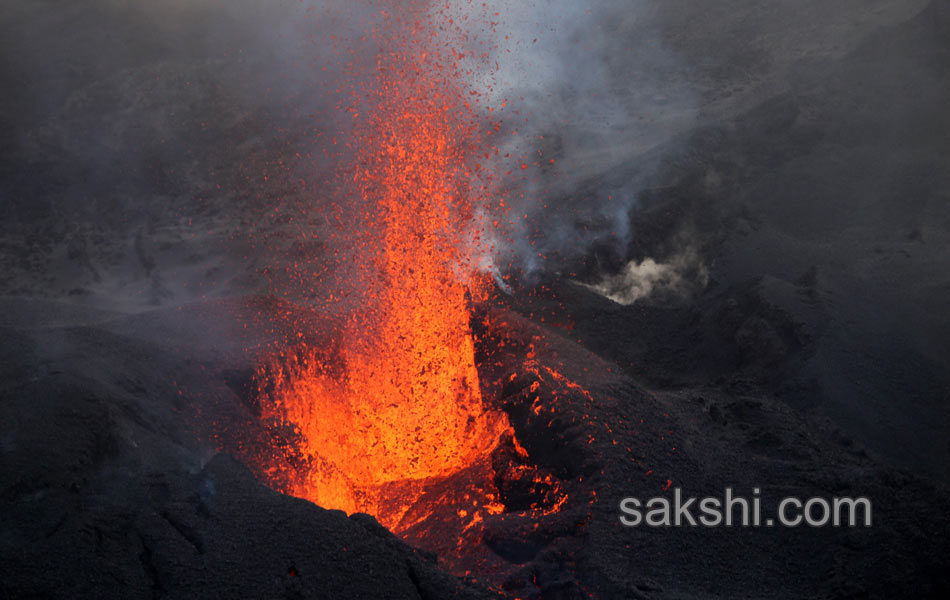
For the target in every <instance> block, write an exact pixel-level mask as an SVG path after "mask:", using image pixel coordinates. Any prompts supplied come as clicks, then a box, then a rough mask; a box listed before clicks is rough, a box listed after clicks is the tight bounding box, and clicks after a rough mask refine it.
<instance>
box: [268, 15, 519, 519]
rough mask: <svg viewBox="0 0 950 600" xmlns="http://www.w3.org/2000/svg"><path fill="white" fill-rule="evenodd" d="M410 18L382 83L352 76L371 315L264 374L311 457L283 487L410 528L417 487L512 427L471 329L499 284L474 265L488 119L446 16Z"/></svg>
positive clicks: (383, 69) (348, 321) (349, 179)
mask: <svg viewBox="0 0 950 600" xmlns="http://www.w3.org/2000/svg"><path fill="white" fill-rule="evenodd" d="M400 11H401V15H402V16H393V15H391V14H389V13H386V12H383V13H382V17H381V19H382V20H381V24H380V25H379V26H378V27H377V28H375V29H373V30H372V32H371V35H372V38H373V40H374V41H375V42H376V43H377V44H378V45H379V47H380V51H379V53H378V55H377V58H376V60H375V61H374V64H373V65H372V66H371V67H370V68H369V69H366V70H368V71H371V77H370V78H368V79H367V77H366V76H367V75H369V73H363V72H358V73H353V74H351V77H352V79H353V80H354V81H359V82H360V83H358V84H355V87H354V89H353V90H352V93H351V98H352V105H351V106H349V107H347V109H346V110H347V111H348V112H349V114H350V118H352V119H353V122H354V123H355V125H354V136H353V138H352V140H351V143H350V144H349V146H350V148H351V150H352V152H353V154H354V155H355V160H354V161H353V165H351V166H350V168H349V169H348V170H347V171H346V185H345V187H346V188H347V189H345V190H344V191H343V193H344V194H347V195H349V196H350V197H351V200H355V203H357V204H358V205H359V206H360V207H361V208H360V213H361V216H360V219H359V221H360V223H359V226H360V227H362V228H363V229H364V231H362V232H360V233H354V234H353V235H354V236H362V237H360V239H366V240H368V241H367V242H365V243H361V246H362V250H361V256H360V257H359V260H361V261H362V264H363V265H364V267H363V268H362V269H361V271H360V274H359V279H360V281H359V282H358V284H359V285H358V286H357V287H358V288H359V289H358V291H357V293H356V296H357V297H358V300H359V306H358V308H355V309H353V310H351V311H350V313H349V316H348V317H346V318H345V323H344V324H342V325H341V326H339V327H337V328H336V334H335V335H334V336H333V337H334V342H333V343H332V344H328V347H327V348H317V347H306V348H303V349H300V348H295V349H294V350H293V351H292V352H282V353H281V354H280V355H279V356H277V357H275V358H274V359H273V360H271V361H270V362H269V364H267V365H266V366H265V367H264V368H262V369H261V371H260V372H259V374H258V380H259V381H260V382H261V393H262V396H263V397H264V401H263V402H262V406H263V413H264V414H263V416H264V417H265V418H266V419H270V420H272V421H276V422H280V423H283V424H285V425H286V426H288V427H290V428H291V429H292V430H293V431H294V439H295V440H296V442H295V443H296V448H295V450H296V452H297V454H298V456H299V457H300V459H301V460H300V461H299V462H298V464H297V465H296V466H295V467H294V468H292V469H288V468H284V467H279V468H278V467H271V468H270V472H271V476H272V479H273V481H272V483H274V484H275V485H276V486H277V487H280V488H283V489H284V491H287V492H289V493H291V494H293V495H296V496H299V497H303V498H307V499H309V500H312V501H313V502H315V503H317V504H319V505H321V506H324V507H326V508H337V509H342V510H345V511H346V512H348V513H352V512H367V513H370V514H373V515H374V516H376V517H377V518H378V519H379V521H380V522H382V523H383V524H384V525H386V526H388V527H390V528H392V529H394V530H396V531H399V530H400V528H405V527H406V526H408V524H405V523H404V524H402V526H400V520H401V519H402V517H403V515H404V514H405V513H406V512H407V511H408V510H409V509H410V507H411V506H412V504H413V502H415V501H416V500H417V499H418V497H419V496H420V494H421V489H422V487H421V485H419V482H423V481H425V480H432V479H433V478H437V479H439V478H444V477H446V476H448V475H451V474H453V473H456V472H458V471H460V470H461V469H464V468H465V467H467V466H469V465H471V464H472V463H473V462H474V461H476V459H477V458H478V457H483V456H486V455H487V454H488V453H489V452H490V451H491V450H492V449H493V448H494V447H495V445H496V444H497V443H498V440H499V438H500V436H501V434H502V433H503V432H504V431H505V430H506V429H508V422H507V418H506V416H505V415H504V414H503V413H500V412H493V411H487V410H486V407H485V405H484V404H483V400H482V392H481V390H480V387H479V379H478V372H477V370H476V365H475V348H474V341H473V337H472V332H471V328H470V325H469V320H470V314H469V303H470V302H471V299H472V298H473V297H478V296H479V295H480V294H481V293H482V292H481V290H482V288H483V287H484V285H485V283H484V281H483V280H481V279H480V278H479V276H478V275H477V274H476V268H475V267H476V265H475V252H476V249H477V247H478V244H479V239H480V238H481V236H480V234H479V229H480V223H481V221H480V219H479V218H478V217H477V214H478V211H477V208H478V204H479V199H478V198H476V197H475V196H476V194H478V193H479V191H480V190H481V189H482V187H480V184H479V183H478V181H479V180H478V171H479V170H480V169H481V166H475V165H473V162H472V156H473V152H474V151H475V150H476V148H478V147H479V144H478V137H479V132H478V128H479V127H480V122H479V119H478V118H477V116H476V114H475V109H474V108H473V106H472V105H471V104H470V103H469V101H468V100H467V96H468V95H469V92H468V91H467V90H466V89H464V87H463V86H462V85H460V83H459V81H460V77H459V73H458V71H459V69H460V68H461V67H460V66H459V60H460V58H461V56H460V54H458V53H457V52H456V51H455V50H454V49H451V51H449V50H450V48H447V47H446V45H445V43H444V41H443V42H442V43H440V42H438V39H439V38H438V36H437V35H436V34H435V32H436V29H437V23H436V22H435V21H436V20H438V19H440V18H441V17H439V16H438V15H437V13H435V14H434V13H429V12H428V11H421V10H418V9H417V10H416V11H411V10H409V11H407V10H406V9H405V8H401V9H400ZM407 13H409V16H407ZM351 68H353V69H357V70H361V69H365V67H351ZM400 482H401V483H400ZM407 482H408V483H407ZM413 482H416V483H413ZM485 502H486V503H490V493H489V496H488V497H486V499H485Z"/></svg>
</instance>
